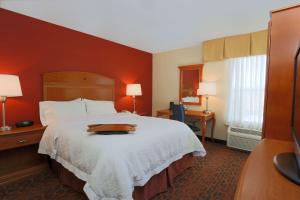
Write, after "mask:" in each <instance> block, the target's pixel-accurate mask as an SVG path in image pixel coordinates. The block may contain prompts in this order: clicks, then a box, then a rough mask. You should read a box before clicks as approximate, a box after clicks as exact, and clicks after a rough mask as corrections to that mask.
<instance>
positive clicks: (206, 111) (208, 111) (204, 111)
mask: <svg viewBox="0 0 300 200" xmlns="http://www.w3.org/2000/svg"><path fill="white" fill-rule="evenodd" d="M202 112H203V113H205V114H210V113H212V111H210V110H203V111H202Z"/></svg>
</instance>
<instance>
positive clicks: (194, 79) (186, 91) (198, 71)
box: [178, 64, 203, 105]
mask: <svg viewBox="0 0 300 200" xmlns="http://www.w3.org/2000/svg"><path fill="white" fill-rule="evenodd" d="M178 68H179V70H180V82H179V99H180V101H181V102H182V103H183V104H185V105H201V96H198V95H197V89H198V86H199V82H201V81H202V74H203V64H197V65H186V66H179V67H178ZM187 96H193V97H198V98H199V102H197V103H196V102H184V101H183V99H182V98H184V97H187Z"/></svg>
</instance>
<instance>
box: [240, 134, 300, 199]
mask: <svg viewBox="0 0 300 200" xmlns="http://www.w3.org/2000/svg"><path fill="white" fill-rule="evenodd" d="M291 151H293V143H291V142H287V141H281V140H273V139H264V140H263V141H262V142H261V143H260V144H259V145H257V146H256V148H255V149H254V151H253V152H252V153H251V154H250V156H249V158H248V159H247V161H246V163H245V165H244V167H243V170H242V173H241V175H240V180H239V183H238V186H237V190H236V193H235V200H264V199H272V200H282V199H288V200H293V199H295V200H296V199H299V198H300V186H298V185H296V184H294V183H292V182H290V181H289V180H288V179H286V178H285V177H283V176H282V175H281V174H280V173H279V172H278V171H277V169H276V168H275V166H274V165H273V156H274V155H276V154H278V153H282V152H291Z"/></svg>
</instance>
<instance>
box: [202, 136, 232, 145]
mask: <svg viewBox="0 0 300 200" xmlns="http://www.w3.org/2000/svg"><path fill="white" fill-rule="evenodd" d="M197 137H198V138H199V140H202V136H201V135H197ZM205 141H208V142H214V143H217V144H222V145H226V140H220V139H211V138H210V137H205Z"/></svg>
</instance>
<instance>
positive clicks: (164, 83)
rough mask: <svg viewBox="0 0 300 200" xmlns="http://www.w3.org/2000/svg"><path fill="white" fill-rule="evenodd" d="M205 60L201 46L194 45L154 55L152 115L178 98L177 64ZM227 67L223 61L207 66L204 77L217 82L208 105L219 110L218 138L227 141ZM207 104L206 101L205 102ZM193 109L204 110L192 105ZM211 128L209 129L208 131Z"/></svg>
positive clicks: (216, 135)
mask: <svg viewBox="0 0 300 200" xmlns="http://www.w3.org/2000/svg"><path fill="white" fill-rule="evenodd" d="M200 63H202V46H201V45H198V46H194V47H189V48H185V49H178V50H173V51H169V52H164V53H158V54H154V55H153V106H152V107H153V115H156V111H157V110H159V109H165V108H168V107H169V102H170V101H174V102H178V101H179V69H178V66H181V65H190V64H200ZM227 77H228V76H227V68H226V65H225V63H224V62H223V61H220V62H211V63H208V64H205V65H204V70H203V79H204V80H205V81H216V82H217V95H216V96H214V97H210V98H209V108H210V110H213V111H215V112H216V118H217V121H216V129H215V138H217V139H222V140H226V137H227V127H226V126H225V108H226V104H227V102H226V95H227V90H228V89H227V88H228V79H227ZM202 102H203V105H204V106H205V100H203V101H202ZM190 109H197V110H202V109H203V107H200V106H193V107H190ZM208 131H209V130H208Z"/></svg>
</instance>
